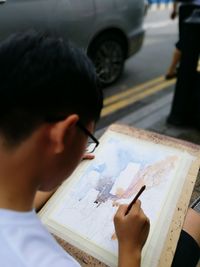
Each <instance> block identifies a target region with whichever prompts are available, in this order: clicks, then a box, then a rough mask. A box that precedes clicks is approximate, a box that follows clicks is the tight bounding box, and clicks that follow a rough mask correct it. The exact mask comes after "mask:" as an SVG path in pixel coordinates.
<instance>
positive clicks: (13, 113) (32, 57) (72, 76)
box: [0, 31, 103, 144]
mask: <svg viewBox="0 0 200 267" xmlns="http://www.w3.org/2000/svg"><path fill="white" fill-rule="evenodd" d="M102 102H103V97H102V91H101V89H100V88H99V87H98V86H97V79H96V73H95V69H94V67H93V65H92V63H91V61H90V60H89V59H88V57H87V56H86V55H85V53H84V52H83V51H82V50H80V49H78V48H76V47H75V46H74V45H72V44H71V43H70V42H67V41H64V40H63V39H62V38H57V37H53V36H50V35H47V34H44V33H38V32H35V31H28V32H26V33H18V34H14V35H12V36H10V37H9V38H8V39H6V40H5V41H3V42H2V43H0V132H1V134H3V135H4V136H5V138H6V139H7V140H8V141H9V142H10V143H12V144H17V143H19V142H20V141H22V140H23V139H25V138H26V137H28V136H29V135H30V134H31V133H32V132H33V131H34V129H36V127H38V126H39V125H40V124H41V123H43V122H50V121H56V120H59V118H63V117H64V116H67V115H69V114H72V113H76V114H78V115H79V116H80V120H81V121H82V122H83V123H87V122H89V121H97V120H98V119H99V116H100V112H101V109H102Z"/></svg>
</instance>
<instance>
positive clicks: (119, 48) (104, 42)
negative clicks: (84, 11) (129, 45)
mask: <svg viewBox="0 0 200 267" xmlns="http://www.w3.org/2000/svg"><path fill="white" fill-rule="evenodd" d="M125 55H126V45H125V41H124V39H123V38H122V37H121V36H120V35H117V34H115V33H110V32H109V33H105V34H102V35H100V36H99V37H97V38H96V39H95V40H94V41H93V42H92V44H91V45H90V47H89V49H88V56H89V57H90V58H91V60H92V62H93V63H94V66H95V68H96V73H97V77H98V81H99V83H100V84H101V85H102V86H103V87H106V86H108V85H111V84H112V83H114V82H116V81H117V80H118V79H119V77H120V76H121V74H122V71H123V68H124V61H125Z"/></svg>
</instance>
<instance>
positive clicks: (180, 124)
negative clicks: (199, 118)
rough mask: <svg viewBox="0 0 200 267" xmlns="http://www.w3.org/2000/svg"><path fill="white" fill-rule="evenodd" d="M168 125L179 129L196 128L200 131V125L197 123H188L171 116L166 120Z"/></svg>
mask: <svg viewBox="0 0 200 267" xmlns="http://www.w3.org/2000/svg"><path fill="white" fill-rule="evenodd" d="M166 122H167V124H169V125H171V126H175V127H179V128H194V129H196V130H200V125H199V124H198V123H195V122H194V121H186V120H183V119H178V118H173V117H171V116H169V117H168V118H167V120H166Z"/></svg>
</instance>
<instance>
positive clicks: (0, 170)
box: [0, 146, 38, 211]
mask: <svg viewBox="0 0 200 267" xmlns="http://www.w3.org/2000/svg"><path fill="white" fill-rule="evenodd" d="M32 162H34V157H33V156H32V155H31V154H30V153H29V150H28V149H27V150H26V149H24V148H23V149H16V150H15V151H13V150H12V151H8V150H5V149H4V148H3V147H2V146H0V163H1V164H0V208H3V209H10V210H15V211H30V210H31V209H33V201H34V197H35V193H36V191H37V186H38V185H37V183H36V180H37V179H34V178H35V177H37V176H36V173H34V166H33V163H32Z"/></svg>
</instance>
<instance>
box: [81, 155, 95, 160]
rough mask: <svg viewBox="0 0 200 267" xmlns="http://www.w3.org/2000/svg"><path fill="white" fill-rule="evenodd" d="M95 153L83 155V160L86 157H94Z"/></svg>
mask: <svg viewBox="0 0 200 267" xmlns="http://www.w3.org/2000/svg"><path fill="white" fill-rule="evenodd" d="M94 157H95V156H94V154H85V155H83V158H82V160H85V159H94Z"/></svg>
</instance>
